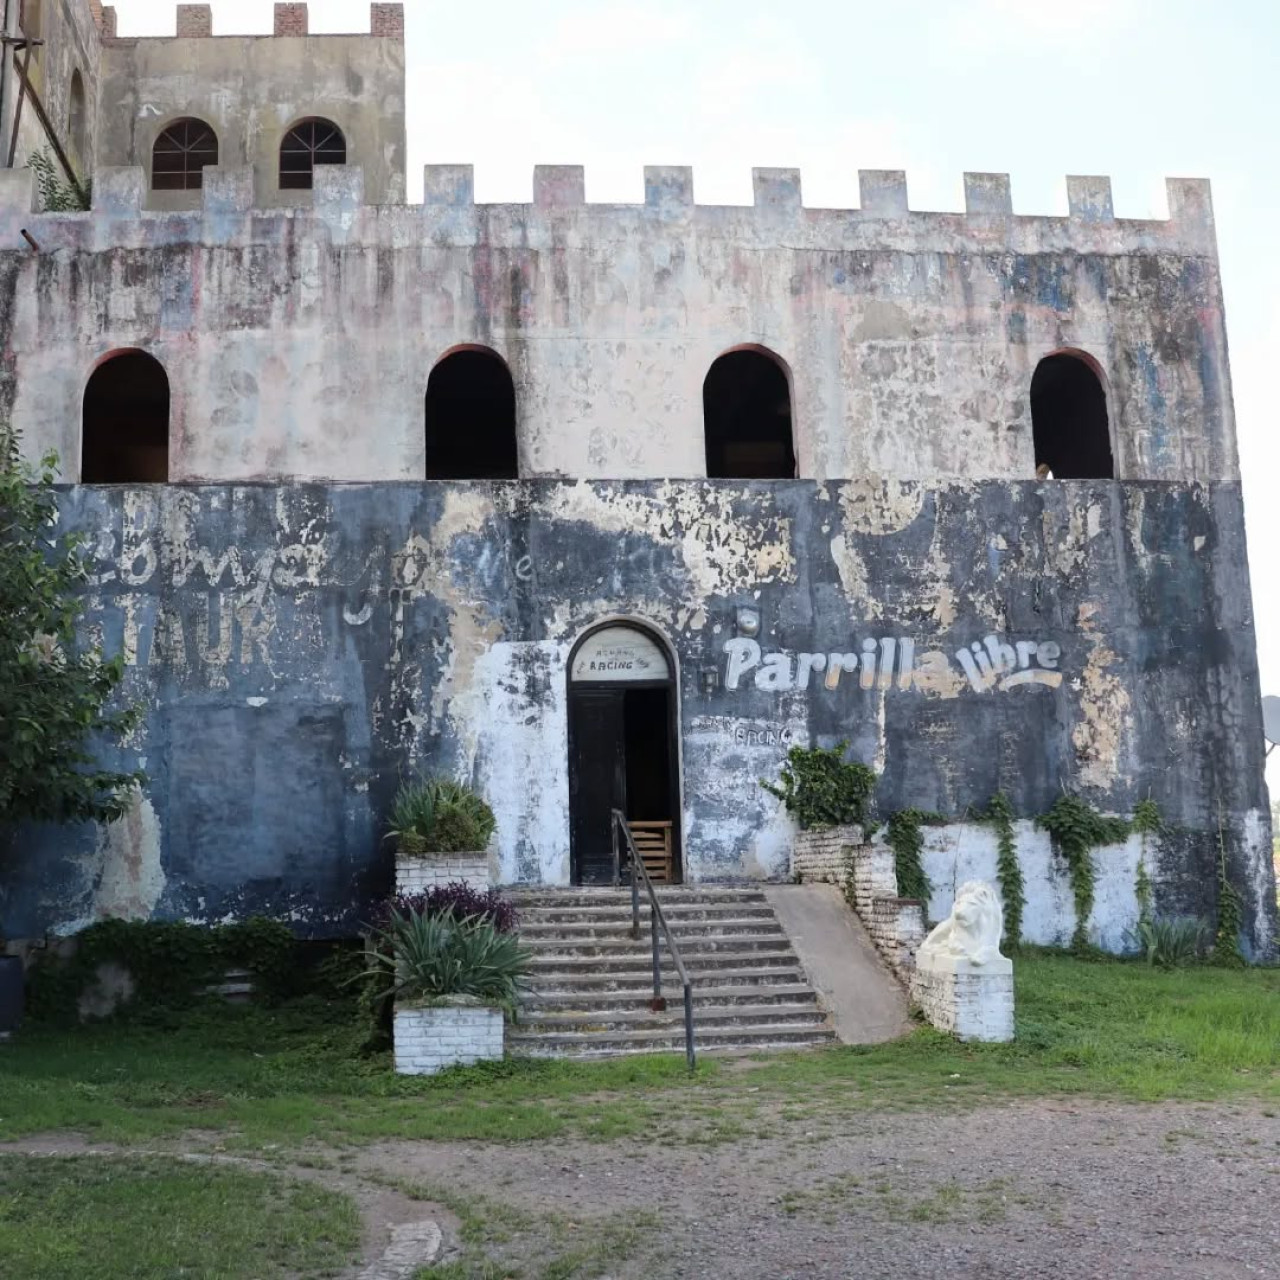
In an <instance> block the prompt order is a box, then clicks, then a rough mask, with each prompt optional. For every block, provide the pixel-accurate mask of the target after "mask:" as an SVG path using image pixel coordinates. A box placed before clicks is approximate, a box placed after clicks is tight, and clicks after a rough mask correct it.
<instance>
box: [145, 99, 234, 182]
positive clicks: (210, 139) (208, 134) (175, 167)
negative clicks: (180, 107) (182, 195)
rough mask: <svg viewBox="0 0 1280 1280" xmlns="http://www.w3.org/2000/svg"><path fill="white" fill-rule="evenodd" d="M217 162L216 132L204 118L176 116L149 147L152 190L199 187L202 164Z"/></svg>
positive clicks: (202, 172)
mask: <svg viewBox="0 0 1280 1280" xmlns="http://www.w3.org/2000/svg"><path fill="white" fill-rule="evenodd" d="M217 163H218V135H217V134H216V133H214V131H213V129H212V128H210V126H209V125H207V124H205V122H204V121H203V120H196V119H194V118H192V117H190V116H188V117H185V118H183V119H182V120H175V121H174V122H173V123H172V124H171V125H169V126H168V128H166V129H165V130H164V132H163V133H161V135H160V136H159V137H158V138H157V139H156V143H155V146H154V147H152V148H151V190H152V191H199V190H200V189H201V188H202V187H203V186H204V168H205V165H208V164H217Z"/></svg>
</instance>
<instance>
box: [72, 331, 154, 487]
mask: <svg viewBox="0 0 1280 1280" xmlns="http://www.w3.org/2000/svg"><path fill="white" fill-rule="evenodd" d="M81 431H82V435H81V444H80V483H81V484H164V483H165V482H166V481H167V480H168V479H169V379H168V377H167V376H166V375H165V371H164V366H163V365H162V364H161V363H160V361H159V360H157V359H156V358H155V357H154V356H150V355H148V354H147V353H146V352H145V351H133V350H128V351H117V352H116V353H115V354H113V355H111V356H108V357H107V358H106V359H105V360H103V361H102V363H101V364H99V365H98V367H97V368H96V369H95V370H94V371H93V373H92V375H91V376H90V378H89V381H88V382H87V383H86V384H85V389H84V402H83V406H82V409H81Z"/></svg>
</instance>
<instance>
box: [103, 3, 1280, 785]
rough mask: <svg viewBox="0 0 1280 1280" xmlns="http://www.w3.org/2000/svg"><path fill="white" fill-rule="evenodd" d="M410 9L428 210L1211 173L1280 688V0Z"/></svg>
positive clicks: (1252, 527) (1250, 497)
mask: <svg viewBox="0 0 1280 1280" xmlns="http://www.w3.org/2000/svg"><path fill="white" fill-rule="evenodd" d="M115 5H116V10H117V13H118V15H119V32H120V34H121V35H122V36H125V35H172V34H173V31H174V9H175V6H174V4H173V3H170V2H169V0H162V2H157V0H115ZM405 22H406V42H407V57H408V85H409V175H410V176H409V198H410V199H411V200H417V199H420V198H421V183H422V166H423V165H424V164H426V163H471V164H474V165H475V176H476V198H477V199H478V200H481V201H508V200H511V201H520V200H526V201H527V200H528V199H530V192H531V187H532V175H533V166H534V165H535V164H581V165H585V167H586V183H587V199H588V200H600V201H639V200H641V199H642V191H643V166H644V165H646V164H689V165H692V166H693V170H694V191H695V195H696V198H697V200H698V201H699V202H700V203H703V204H717V203H727V204H750V203H751V168H752V166H753V165H756V166H768V165H778V166H792V167H798V168H800V169H801V171H802V179H803V191H804V200H805V203H806V204H808V205H811V206H815V207H826V208H842V207H851V206H856V205H857V203H858V174H857V171H858V169H859V168H863V169H878V168H884V169H905V170H906V171H907V183H908V188H909V191H910V199H911V207H912V208H914V209H952V210H960V209H963V207H964V199H963V186H962V174H963V172H964V171H965V170H966V169H970V170H979V171H982V170H990V171H995V172H1007V173H1009V174H1011V175H1012V183H1013V206H1014V210H1015V212H1017V213H1032V214H1035V213H1050V214H1065V213H1066V211H1067V196H1066V184H1065V180H1064V179H1065V175H1066V174H1068V173H1080V174H1109V175H1110V176H1111V180H1112V189H1113V192H1114V197H1115V208H1116V213H1117V214H1118V215H1119V216H1120V217H1131V218H1147V217H1160V218H1162V217H1165V216H1167V208H1166V204H1165V192H1164V179H1165V177H1166V175H1167V176H1172V177H1205V178H1210V179H1212V182H1213V197H1214V206H1215V210H1216V214H1217V227H1218V244H1219V250H1220V254H1221V260H1222V272H1223V279H1224V287H1225V292H1226V302H1227V329H1228V335H1229V338H1230V342H1231V368H1232V374H1233V378H1234V385H1235V404H1236V415H1237V423H1238V430H1239V440H1240V455H1241V467H1242V470H1243V472H1244V476H1245V504H1246V510H1247V518H1248V526H1249V551H1250V563H1251V567H1252V573H1253V593H1254V604H1255V610H1256V622H1257V628H1258V644H1259V658H1260V661H1261V664H1262V688H1263V692H1264V693H1267V692H1273V693H1280V592H1277V590H1276V587H1277V585H1278V584H1280V564H1277V561H1276V559H1275V558H1274V557H1275V555H1276V550H1275V549H1276V548H1277V546H1280V483H1277V482H1278V481H1280V476H1277V475H1276V474H1275V473H1273V472H1272V470H1271V468H1272V464H1273V463H1274V462H1276V461H1277V459H1278V458H1280V445H1277V443H1276V442H1275V441H1274V439H1273V425H1272V420H1273V410H1272V406H1271V404H1270V399H1271V394H1270V393H1269V392H1268V390H1267V377H1268V376H1269V375H1268V373H1267V370H1268V369H1269V368H1271V369H1272V370H1273V372H1275V371H1276V366H1277V364H1278V363H1280V226H1277V218H1276V214H1277V211H1280V167H1278V162H1280V146H1278V140H1280V5H1276V4H1274V3H1270V4H1269V3H1266V0H1217V2H1216V3H1212V4H1210V3H1207V2H1206V0H895V2H894V3H891V4H887V3H885V0H874V2H871V0H838V2H820V0H790V2H789V3H786V4H782V3H754V4H753V3H750V0H680V2H673V0H594V2H593V3H587V2H585V0H539V3H537V4H530V3H527V2H526V3H518V4H517V3H514V2H513V0H483V2H481V3H470V4H460V3H448V4H446V3H441V2H437V0H408V2H407V3H406V5H405ZM213 23H214V31H215V32H216V33H218V34H222V35H229V34H233V33H236V32H246V33H247V32H267V31H270V30H271V24H272V5H271V3H270V0H216V2H215V3H214V5H213ZM368 24H369V5H368V4H367V3H365V2H364V0H311V30H312V31H313V32H325V31H367V30H368ZM1275 755H1276V757H1277V758H1278V762H1280V751H1277V752H1276V753H1275ZM1271 782H1272V786H1273V789H1274V788H1275V786H1276V785H1277V784H1280V772H1278V771H1277V770H1276V769H1275V768H1273V771H1272V776H1271Z"/></svg>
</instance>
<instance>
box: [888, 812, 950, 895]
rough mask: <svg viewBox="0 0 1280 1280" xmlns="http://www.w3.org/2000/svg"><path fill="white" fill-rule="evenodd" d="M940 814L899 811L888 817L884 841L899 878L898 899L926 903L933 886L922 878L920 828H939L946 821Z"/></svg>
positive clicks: (922, 848) (922, 844)
mask: <svg viewBox="0 0 1280 1280" xmlns="http://www.w3.org/2000/svg"><path fill="white" fill-rule="evenodd" d="M946 820H947V819H946V817H945V815H943V814H941V813H927V812H925V811H924V810H923V809H902V810H900V811H899V812H898V813H895V814H893V815H892V816H891V817H890V818H889V826H888V831H887V833H886V836H885V839H886V842H887V843H888V845H889V848H890V849H892V850H893V869H894V871H895V872H896V873H897V877H898V896H899V897H900V898H913V899H915V900H916V901H917V902H923V903H926V904H927V903H928V901H929V895H930V894H931V893H932V892H933V886H932V885H930V883H929V877H928V876H927V875H925V872H924V863H923V861H922V860H921V856H920V855H921V853H922V852H923V850H924V836H923V835H922V834H921V831H920V828H921V827H922V826H931V827H935V826H941V825H942V824H943V823H945V822H946Z"/></svg>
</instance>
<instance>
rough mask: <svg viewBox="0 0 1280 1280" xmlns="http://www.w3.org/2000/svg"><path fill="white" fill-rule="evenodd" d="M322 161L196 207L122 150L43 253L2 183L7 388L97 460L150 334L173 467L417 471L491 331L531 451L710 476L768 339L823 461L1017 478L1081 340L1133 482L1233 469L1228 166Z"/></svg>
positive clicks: (330, 473)
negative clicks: (1047, 168) (107, 379)
mask: <svg viewBox="0 0 1280 1280" xmlns="http://www.w3.org/2000/svg"><path fill="white" fill-rule="evenodd" d="M155 43H157V46H160V45H166V44H167V43H173V42H164V41H160V42H155ZM184 43H185V44H189V45H192V46H193V47H197V48H198V49H200V50H203V49H205V48H206V47H209V48H217V47H221V46H222V42H221V41H220V40H218V39H214V40H212V41H210V40H194V41H186V42H184ZM230 43H231V45H235V46H236V47H238V42H236V41H232V42H230ZM265 43H266V44H269V45H272V46H273V47H274V46H275V45H279V44H281V43H282V42H280V41H274V42H273V41H270V40H267V41H266V42H265ZM368 43H369V44H370V45H377V44H378V42H377V41H369V42H368ZM283 44H285V45H288V44H290V42H289V41H287V40H286V41H284V42H283ZM228 47H230V46H228ZM139 56H141V55H139ZM157 56H158V55H157ZM219 56H221V55H219ZM211 91H212V90H211ZM104 100H109V95H107V97H106V98H104ZM184 101H185V99H184ZM183 109H185V107H184V108H183ZM113 114H117V115H119V116H120V117H121V118H125V117H129V118H130V119H133V118H135V117H136V112H133V110H132V108H130V109H129V110H125V109H123V108H122V109H121V110H120V111H119V112H114V111H113ZM151 123H154V122H149V123H148V128H150V127H151ZM130 145H132V144H130ZM255 145H256V144H255ZM272 145H273V146H274V145H275V144H274V143H272ZM113 154H116V155H119V156H120V157H122V158H127V157H128V156H130V155H133V154H134V153H133V152H132V151H130V150H129V149H128V148H127V147H122V148H117V149H116V151H115V152H113ZM230 155H231V151H230V150H228V156H229V157H230ZM319 176H320V177H321V179H322V181H321V183H320V187H319V188H318V189H317V191H316V193H315V195H316V206H315V207H314V208H313V209H309V210H289V211H268V212H263V211H255V210H252V209H251V208H250V205H251V204H252V203H253V193H254V182H253V180H252V179H251V177H250V175H249V173H248V171H247V170H243V169H228V170H225V171H220V172H218V173H217V174H213V175H210V176H209V181H208V182H207V183H206V188H205V191H204V193H203V206H202V209H201V210H199V211H196V212H190V213H169V214H151V213H142V214H139V203H140V201H141V198H142V197H141V194H140V193H141V191H142V189H143V187H144V185H145V184H144V183H143V180H142V176H141V175H140V174H138V173H136V172H134V173H132V174H131V172H130V171H129V170H119V169H117V170H104V172H103V174H102V175H101V179H100V182H99V186H98V206H99V207H98V209H97V210H96V211H95V212H94V213H93V214H92V215H77V216H68V217H46V218H40V219H36V220H35V224H34V226H33V227H32V230H33V232H34V234H35V236H36V238H37V240H38V242H39V244H40V246H41V252H40V253H38V254H36V253H32V252H31V251H30V250H28V249H27V248H26V247H25V245H23V244H22V242H21V240H20V238H19V235H18V232H19V228H20V227H21V226H27V225H28V224H29V223H30V222H31V218H30V214H29V213H28V212H27V210H26V209H19V210H15V209H13V208H12V207H9V208H4V207H0V247H4V248H12V249H14V250H15V251H14V252H8V253H5V252H0V341H3V344H4V347H3V359H4V361H5V365H6V371H5V376H6V377H7V378H8V385H7V386H5V385H4V384H3V383H0V396H3V397H7V398H9V399H10V400H12V402H13V418H14V421H15V422H16V423H17V424H18V425H19V426H20V427H22V428H23V430H24V431H25V433H26V438H27V447H28V448H29V449H31V450H32V451H33V452H35V451H39V450H41V449H45V448H55V449H57V450H58V451H59V453H60V454H61V455H62V457H63V458H64V459H65V460H66V464H67V468H68V473H69V474H70V475H71V476H75V475H77V474H78V466H79V454H80V446H79V413H80V403H81V396H82V394H83V389H84V385H85V382H86V380H87V378H88V377H89V374H90V372H91V370H92V369H93V367H94V365H95V363H96V362H97V361H98V360H99V359H100V358H101V357H103V356H104V355H106V354H107V353H109V352H111V351H112V350H114V349H117V348H120V347H141V348H143V349H145V350H147V351H150V352H151V353H152V354H153V355H155V356H156V357H157V358H158V359H160V360H161V361H162V363H163V364H164V365H165V367H166V369H167V371H168V374H169V379H170V383H171V387H172V392H173V405H172V419H171V445H172V447H171V453H170V476H171V477H172V478H174V479H178V480H211V481H224V480H249V479H273V478H280V479H299V478H303V479H305V478H312V479H338V480H400V479H421V478H422V477H423V476H424V475H425V466H426V464H425V444H424V416H423V402H424V395H425V392H426V385H427V378H428V375H429V373H430V371H431V368H432V366H433V365H434V364H435V363H436V361H438V360H439V359H440V357H441V356H442V355H443V354H445V353H446V352H447V351H449V350H450V349H451V348H454V347H456V346H457V345H459V344H462V343H480V344H483V345H486V346H489V347H492V348H494V349H495V350H496V351H497V352H498V353H499V354H500V355H502V356H503V358H504V359H505V360H506V361H507V362H508V364H509V365H510V367H511V370H512V373H513V376H514V379H515V386H516V394H517V416H518V434H519V453H520V468H521V475H523V476H528V477H537V476H557V475H564V476H574V477H588V478H593V477H598V478H607V477H648V478H653V477H663V476H679V477H696V476H699V475H702V474H704V471H705V455H704V439H703V411H702V382H703V379H704V377H705V375H706V372H707V369H708V367H709V366H710V364H711V363H712V361H713V360H714V359H715V358H716V357H717V356H718V355H720V354H721V353H723V352H724V351H725V350H726V349H728V348H731V347H734V346H738V345H740V344H743V343H753V344H759V345H762V346H764V347H767V348H769V349H770V350H772V351H773V352H775V353H776V354H777V355H778V356H779V357H781V358H782V359H783V360H784V361H785V362H786V364H787V366H788V367H789V369H790V375H791V382H792V410H793V421H794V429H795V436H796V450H797V457H798V460H799V470H800V474H801V475H802V476H805V477H811V478H816V479H826V478H842V477H857V476H891V477H894V478H919V479H950V478H1009V479H1020V478H1030V477H1031V476H1032V474H1033V472H1034V465H1035V459H1034V451H1033V442H1032V432H1031V413H1030V402H1029V388H1030V382H1031V376H1032V372H1033V370H1034V369H1035V366H1036V364H1037V362H1038V361H1039V360H1040V358H1041V357H1043V356H1044V355H1046V354H1048V353H1049V352H1052V351H1054V350H1057V349H1061V348H1064V347H1071V348H1078V349H1081V350H1083V351H1086V352H1088V353H1090V354H1091V355H1092V356H1094V357H1095V358H1096V359H1097V360H1098V361H1099V363H1100V365H1101V367H1102V369H1103V370H1104V373H1105V377H1106V381H1107V390H1108V407H1109V412H1110V417H1111V423H1112V430H1113V434H1114V447H1115V456H1116V468H1117V475H1118V477H1119V478H1120V479H1122V480H1123V479H1154V480H1185V481H1195V482H1199V483H1207V484H1220V483H1224V482H1225V483H1231V482H1234V481H1235V480H1237V479H1238V464H1237V458H1236V445H1235V427H1234V420H1233V416H1232V409H1231V395H1230V380H1229V374H1228V368H1227V358H1226V338H1225V329H1224V324H1223V312H1222V297H1221V287H1220V283H1219V277H1218V267H1217V258H1216V249H1215V245H1214V232H1213V219H1212V211H1211V207H1210V200H1209V192H1208V186H1207V184H1206V183H1201V182H1194V181H1173V182H1171V183H1170V184H1169V196H1170V208H1171V211H1172V215H1173V216H1172V218H1171V219H1170V220H1169V221H1167V222H1127V221H1123V220H1116V219H1114V218H1112V217H1110V216H1109V215H1110V192H1109V187H1108V186H1107V184H1106V183H1105V180H1096V179H1091V180H1074V181H1073V184H1072V186H1071V188H1070V190H1071V195H1072V210H1073V212H1072V216H1070V217H1068V218H1042V217H1035V218H1030V217H1027V218H1024V217H1015V216H1013V215H1012V214H1011V213H1010V212H1009V211H1008V199H1007V196H1008V187H1007V183H1004V182H1003V181H1002V180H1000V179H998V178H993V177H991V176H990V175H972V174H971V175H968V190H969V200H970V212H969V213H968V214H966V215H958V214H929V213H915V212H908V211H907V207H906V187H905V182H903V181H902V180H901V175H895V174H889V175H885V174H864V175H863V180H864V196H863V207H862V209H861V210H854V211H848V210H841V211H837V210H819V209H805V208H803V207H802V206H801V204H800V190H799V179H798V176H797V175H795V174H794V173H792V172H791V171H775V170H761V171H757V175H756V177H757V193H756V194H757V202H756V204H755V206H754V207H749V208H731V207H701V206H695V205H694V204H693V203H692V182H691V178H690V177H689V173H688V171H687V170H671V169H651V170H648V171H647V188H648V203H646V204H644V205H638V206H631V205H588V204H584V203H582V173H581V170H576V169H540V170H539V171H538V172H537V176H536V179H535V193H534V194H535V201H534V203H533V204H532V205H493V206H484V205H481V206H476V205H474V204H473V203H472V202H471V177H470V170H469V169H467V168H466V167H463V166H455V167H449V166H444V167H436V168H432V169H430V170H428V174H427V188H426V190H427V198H428V203H427V204H426V205H425V206H422V207H404V206H402V207H398V208H393V207H384V208H372V207H369V206H367V205H365V204H363V203H362V194H361V193H362V185H361V184H362V182H364V183H365V185H366V186H369V185H370V184H369V183H368V182H367V180H366V179H362V178H361V176H360V174H359V172H358V170H356V169H346V170H344V171H341V172H339V171H336V170H333V171H324V170H322V171H321V173H320V175H319ZM261 177H262V174H261V170H259V172H258V182H259V186H260V184H261ZM1104 197H1105V198H1104ZM19 249H20V251H18V250H19ZM2 402H3V401H2V400H0V403H2ZM353 435H355V436H357V437H358V439H359V447H358V448H353V447H352V439H353Z"/></svg>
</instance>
